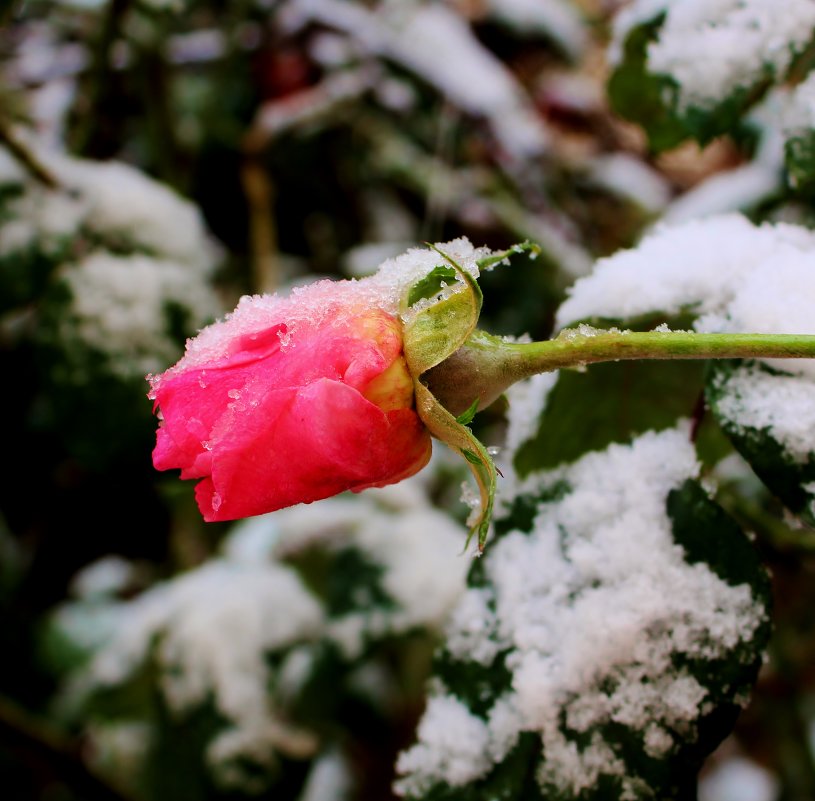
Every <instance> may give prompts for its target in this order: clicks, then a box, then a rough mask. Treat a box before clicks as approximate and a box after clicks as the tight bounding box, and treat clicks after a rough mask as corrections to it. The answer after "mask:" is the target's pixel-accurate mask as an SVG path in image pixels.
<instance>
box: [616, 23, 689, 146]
mask: <svg viewBox="0 0 815 801" xmlns="http://www.w3.org/2000/svg"><path fill="white" fill-rule="evenodd" d="M664 19H665V15H664V14H662V15H661V16H660V17H658V18H657V19H655V20H653V21H652V22H650V23H648V24H647V25H640V26H638V27H636V28H634V29H633V30H632V31H631V33H629V35H628V38H627V39H626V41H625V48H624V50H625V56H624V59H623V61H622V63H621V64H620V65H619V66H618V67H617V68H616V69H615V70H614V72H613V73H612V74H611V77H610V78H609V81H608V94H609V99H610V101H611V106H612V108H613V109H614V111H616V112H617V113H618V114H619V115H620V116H622V117H625V118H626V119H628V120H631V121H632V122H636V123H639V124H640V125H641V126H642V127H643V128H644V129H645V131H646V133H647V134H648V141H649V144H650V146H651V149H652V150H654V151H655V152H660V151H662V150H669V149H670V148H672V147H675V146H676V145H678V144H679V143H680V142H682V140H683V139H685V138H686V136H687V131H686V129H685V127H684V125H683V124H682V121H681V119H680V118H679V116H678V115H677V114H676V113H675V112H674V111H673V110H672V109H671V107H670V105H669V104H666V103H665V97H666V95H669V96H675V95H676V85H675V83H674V82H673V80H671V79H670V78H668V77H666V76H661V75H651V74H650V73H649V72H648V71H647V68H646V63H645V57H646V50H647V48H648V44H649V43H650V42H652V41H653V40H654V39H655V38H656V35H657V33H658V31H659V28H660V27H661V25H662V23H663V22H664Z"/></svg>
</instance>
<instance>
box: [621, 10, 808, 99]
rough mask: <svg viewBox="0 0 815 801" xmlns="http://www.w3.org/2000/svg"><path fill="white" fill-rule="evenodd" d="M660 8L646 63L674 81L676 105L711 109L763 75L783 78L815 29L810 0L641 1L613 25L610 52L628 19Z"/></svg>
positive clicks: (649, 14)
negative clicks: (662, 19)
mask: <svg viewBox="0 0 815 801" xmlns="http://www.w3.org/2000/svg"><path fill="white" fill-rule="evenodd" d="M662 11H665V13H666V17H665V22H664V24H663V25H662V27H661V29H660V30H659V33H658V35H657V38H656V40H655V41H654V42H652V43H651V44H650V45H649V46H648V50H647V63H648V70H649V72H651V73H654V74H663V75H669V76H671V77H672V78H673V79H674V80H675V81H676V82H677V84H678V87H679V103H680V107H681V108H688V107H691V106H696V107H700V108H711V107H714V106H716V105H717V104H718V103H720V102H722V101H723V100H725V99H726V98H727V97H729V96H730V95H731V94H732V93H733V92H734V91H736V90H737V89H746V88H749V87H751V86H752V85H754V84H755V83H757V82H759V81H760V80H762V79H763V78H764V77H765V76H767V75H769V77H773V78H781V77H783V76H784V75H785V74H786V71H787V70H788V69H789V67H790V65H791V63H792V60H793V58H794V57H795V55H797V54H798V53H800V52H801V51H802V50H803V49H804V48H805V47H806V45H807V44H808V43H809V41H810V40H811V39H812V32H813V29H815V3H813V2H812V0H674V1H673V2H670V3H668V2H665V0H657V2H655V1H654V0H639V1H638V2H634V3H633V4H632V7H631V8H630V9H627V10H626V14H625V18H624V19H623V20H622V22H620V23H619V24H618V26H617V30H616V31H615V38H614V44H613V46H612V58H613V59H615V60H619V57H620V52H621V46H622V42H623V37H624V35H625V34H626V33H627V32H628V31H630V30H631V28H632V27H633V25H635V24H640V23H642V22H646V21H648V20H649V19H653V18H655V17H656V16H657V14H659V13H660V12H662ZM621 16H622V15H621Z"/></svg>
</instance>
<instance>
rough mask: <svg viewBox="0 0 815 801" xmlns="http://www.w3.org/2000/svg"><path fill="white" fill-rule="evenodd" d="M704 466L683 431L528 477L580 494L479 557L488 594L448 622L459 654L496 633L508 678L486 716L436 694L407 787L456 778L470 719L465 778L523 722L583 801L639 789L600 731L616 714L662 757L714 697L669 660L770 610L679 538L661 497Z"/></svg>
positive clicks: (733, 638)
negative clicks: (617, 784) (616, 780)
mask: <svg viewBox="0 0 815 801" xmlns="http://www.w3.org/2000/svg"><path fill="white" fill-rule="evenodd" d="M697 475H698V464H697V462H696V456H695V451H694V448H693V445H692V444H691V443H690V441H689V438H688V427H687V425H686V424H683V425H681V426H680V427H679V428H677V429H673V430H668V431H663V432H661V433H653V432H652V433H648V434H645V435H643V436H641V437H640V438H639V439H637V440H636V441H635V442H634V443H632V444H631V445H628V446H625V445H612V446H610V447H609V448H608V449H607V450H606V451H604V452H599V453H589V454H587V455H586V456H584V457H583V458H582V459H580V460H579V461H578V462H576V463H575V464H573V465H571V466H569V467H566V468H561V469H559V470H556V471H551V472H548V473H542V474H538V475H536V476H532V477H530V478H528V479H527V480H526V481H525V482H524V486H523V487H521V488H519V492H521V491H524V492H534V491H535V490H536V488H537V489H541V488H544V487H548V486H551V485H552V484H553V483H555V482H558V481H564V482H566V483H567V484H568V485H569V486H570V487H571V491H570V492H569V494H567V495H566V496H565V497H563V498H562V499H561V500H559V501H557V502H551V503H541V504H540V505H539V507H538V514H537V517H536V519H535V521H534V524H533V529H532V531H531V532H530V533H522V532H519V531H516V532H510V533H509V534H507V535H505V536H504V537H502V538H501V539H499V540H497V541H495V542H494V543H493V544H492V545H491V546H490V547H489V549H488V550H487V552H486V554H485V555H484V557H482V558H483V560H484V570H485V573H486V578H487V582H488V587H489V592H490V593H491V594H492V595H490V596H487V595H486V592H487V591H486V590H485V589H484V588H483V587H479V588H473V589H470V590H468V592H467V594H466V595H465V596H464V598H463V599H462V601H461V602H460V604H459V607H458V608H457V609H456V611H455V612H454V613H453V615H452V617H451V623H450V625H449V628H451V629H453V628H454V627H455V626H456V625H457V624H458V625H461V626H462V629H461V630H460V631H451V632H450V641H451V642H452V643H453V644H454V645H453V648H452V649H449V653H450V655H451V656H452V657H453V658H457V659H461V660H468V661H476V662H481V661H482V659H484V660H486V659H487V658H488V657H489V656H490V652H489V648H488V647H487V646H486V645H485V644H484V643H482V642H480V638H493V639H494V645H493V649H495V648H497V647H499V645H500V647H501V648H504V647H506V646H509V647H510V649H511V650H510V652H509V654H508V656H507V657H506V659H505V664H506V666H507V667H508V668H509V670H510V671H511V674H512V679H511V687H510V688H509V689H508V691H507V693H506V694H504V695H502V697H501V699H500V704H497V705H496V706H495V707H494V708H493V712H491V713H490V714H488V716H487V719H486V720H484V719H481V718H475V717H474V716H473V715H472V714H471V713H470V712H469V710H467V709H466V707H465V708H464V709H463V710H462V709H460V707H461V703H460V702H459V701H457V700H456V699H455V698H453V697H452V696H450V695H449V694H447V693H446V692H445V691H444V689H443V688H440V689H438V690H437V691H436V694H435V696H433V698H432V701H431V704H432V706H430V707H429V709H430V710H431V712H432V714H430V715H428V716H426V717H425V719H424V720H423V723H422V725H421V726H420V729H419V736H418V743H417V744H416V745H415V746H413V747H412V748H411V749H410V750H408V751H407V752H406V753H405V754H403V755H402V757H401V758H400V760H399V765H398V769H399V772H400V773H401V774H403V776H402V778H401V779H400V781H399V783H398V785H397V787H398V789H399V791H400V792H402V793H404V794H407V795H409V796H412V797H418V796H420V795H421V793H422V792H424V791H425V790H426V789H427V788H429V787H432V786H433V785H434V784H436V783H438V782H447V783H451V775H452V772H451V771H450V770H449V767H448V766H449V764H450V763H451V762H453V761H455V760H458V759H460V758H461V757H460V752H459V751H458V750H457V749H458V747H459V746H458V742H459V739H460V738H459V737H456V738H451V737H450V732H451V731H454V730H457V728H458V727H462V728H463V723H462V722H461V721H462V720H466V722H467V725H468V726H469V727H470V729H471V730H472V731H471V732H470V735H471V739H470V742H469V744H468V749H470V750H468V752H467V760H466V762H465V764H466V765H467V766H468V767H469V773H468V772H467V771H462V773H461V774H455V775H456V777H457V780H461V779H460V778H459V777H460V776H461V775H467V776H471V777H472V778H469V779H467V780H468V781H472V780H473V779H474V778H478V777H479V776H481V775H483V774H485V773H486V772H487V771H488V770H489V767H490V766H491V765H492V764H494V762H495V760H496V759H498V758H502V757H501V756H499V755H504V754H505V753H506V750H507V749H508V748H509V747H511V745H512V744H513V743H514V742H515V741H516V740H517V736H518V734H519V733H520V732H522V731H529V732H536V733H539V734H540V736H541V741H542V749H543V754H544V763H543V765H542V768H541V772H540V775H539V780H540V781H541V782H542V783H543V784H552V785H554V786H555V787H557V788H558V789H559V790H560V791H561V792H569V793H573V794H577V793H579V792H580V791H581V790H582V789H585V788H587V787H590V786H592V785H593V784H594V783H595V782H596V779H597V777H598V776H599V775H601V774H608V775H615V776H618V777H620V779H621V781H622V783H623V791H624V797H629V796H630V797H638V796H636V792H637V786H638V781H637V780H632V779H630V778H629V777H626V775H625V766H624V765H623V763H622V762H621V761H620V759H618V758H617V757H616V756H615V754H614V753H613V751H612V750H611V749H610V748H609V747H608V745H606V744H605V743H603V742H602V740H601V739H600V737H599V735H598V734H597V733H596V732H594V733H592V728H593V727H596V726H600V725H603V724H606V723H608V722H610V721H615V722H618V723H621V724H623V725H625V726H627V727H629V728H631V729H634V730H638V731H641V732H642V734H643V738H644V740H645V743H646V747H647V748H648V749H649V750H650V752H652V753H659V754H664V753H665V752H666V751H668V750H670V748H671V745H672V743H671V742H670V735H669V734H668V733H667V730H670V731H674V732H681V733H682V734H683V735H684V736H686V737H690V738H692V736H693V733H694V732H693V727H694V725H695V721H696V719H697V718H698V717H699V715H700V714H702V713H703V712H704V711H705V710H706V703H707V702H706V695H707V690H706V689H705V688H704V687H703V686H702V685H701V684H699V682H698V681H697V680H696V679H695V678H694V677H693V676H692V675H690V674H689V673H688V672H687V671H685V670H684V669H676V668H675V667H674V658H675V657H676V655H677V654H681V655H684V656H687V657H691V658H694V657H696V658H700V657H701V658H706V659H715V658H717V657H720V656H723V655H724V654H725V653H727V652H728V651H729V650H730V649H732V648H733V647H735V646H736V645H737V644H738V643H740V642H744V641H746V640H748V639H749V638H750V637H751V636H752V635H753V633H754V632H755V630H756V629H757V627H758V626H759V625H760V623H761V622H762V621H763V619H764V616H765V610H764V609H763V607H762V606H761V605H760V604H759V603H758V602H757V601H756V600H755V599H754V598H753V596H752V593H751V590H750V587H749V586H747V585H740V586H737V587H733V586H730V585H728V584H726V583H725V582H724V581H722V580H721V579H720V578H719V577H718V576H716V575H715V574H714V573H713V572H712V571H711V570H710V569H709V568H708V567H707V565H705V564H702V563H699V564H693V565H691V564H688V563H687V562H686V561H685V559H684V555H683V550H682V548H681V547H680V546H679V545H677V544H675V543H674V541H673V537H672V534H671V521H670V519H669V518H668V516H667V512H666V510H665V502H666V497H667V494H668V493H669V492H670V490H671V489H673V488H675V487H678V486H680V485H681V484H682V483H683V482H684V481H685V480H686V479H688V478H692V477H696V476H697ZM492 597H494V609H495V612H494V616H493V617H494V619H492V618H491V614H490V613H489V610H488V609H486V611H487V612H488V614H486V616H485V619H484V620H485V622H484V625H483V626H482V627H481V628H480V629H479V627H478V626H475V625H473V615H474V613H475V612H477V611H479V610H480V611H481V612H482V613H483V612H484V611H485V608H486V607H487V603H486V601H487V599H488V598H492ZM468 649H469V651H470V652H471V653H475V654H477V655H478V656H477V657H476V658H475V659H473V657H472V656H471V655H469V654H468V653H467V650H468ZM453 710H455V712H454V713H453ZM442 711H445V712H449V717H448V715H446V714H442V713H441V712H442ZM465 715H466V716H468V717H465ZM563 718H565V720H566V721H567V723H568V725H569V726H570V727H571V728H572V729H574V730H576V731H578V732H584V733H588V734H591V738H590V742H589V745H588V746H586V747H584V748H582V749H579V748H578V747H577V746H576V744H575V743H574V742H570V741H569V740H568V739H567V738H566V737H565V735H564V734H563V732H562V731H561V728H560V726H561V720H562V719H563ZM473 721H475V722H473ZM476 724H477V725H476ZM445 726H450V727H451V728H450V730H449V731H444V730H443V728H444V727H445ZM479 749H480V750H479ZM476 765H477V766H479V769H478V770H476V769H475V766H476Z"/></svg>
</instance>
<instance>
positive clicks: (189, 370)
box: [148, 281, 431, 521]
mask: <svg viewBox="0 0 815 801" xmlns="http://www.w3.org/2000/svg"><path fill="white" fill-rule="evenodd" d="M375 300H376V298H375V297H372V296H370V290H366V289H365V288H364V287H363V282H359V283H355V282H348V281H346V282H329V281H322V282H320V283H318V284H313V285H311V286H308V287H305V288H302V289H297V290H295V291H294V292H293V293H292V295H291V297H289V298H280V297H277V296H255V297H251V298H250V297H246V298H243V299H242V300H241V302H240V303H239V304H238V307H237V309H236V310H235V311H234V312H233V313H232V314H230V315H228V316H227V318H226V319H225V320H223V321H221V322H218V323H215V324H213V325H211V326H209V327H208V328H206V329H204V330H203V331H202V332H201V333H200V334H199V335H198V336H197V337H196V338H195V339H193V340H190V341H189V342H188V343H187V351H186V354H185V355H184V357H183V358H182V359H181V360H180V361H179V362H178V363H177V364H176V365H175V366H174V367H171V368H170V369H169V370H167V371H166V372H164V373H162V374H161V375H157V376H148V379H149V381H150V384H151V387H152V389H151V391H150V393H149V397H150V398H151V399H152V400H153V401H154V410H158V412H157V413H158V416H159V418H160V420H161V422H160V424H159V429H158V432H157V437H156V447H155V450H154V451H153V464H154V465H155V467H156V468H157V469H158V470H170V469H180V470H181V478H184V479H200V481H199V482H198V485H197V486H196V488H195V497H196V500H197V502H198V506H199V508H200V509H201V513H202V514H203V516H204V519H205V520H207V521H215V520H234V519H236V518H241V517H248V516H250V515H257V514H262V513H264V512H271V511H273V510H275V509H280V508H282V507H284V506H291V505H293V504H296V503H310V502H311V501H316V500H319V499H320V498H327V497H329V496H331V495H336V494H337V493H340V492H343V491H345V490H353V491H354V492H359V491H360V490H363V489H367V488H368V487H381V486H384V485H386V484H392V483H394V482H397V481H400V480H401V479H403V478H407V477H408V476H411V475H413V474H414V473H416V472H417V471H418V470H420V469H421V468H422V467H423V466H424V465H425V464H426V463H427V461H428V459H429V458H430V449H431V444H430V434H429V433H428V431H427V429H426V428H425V426H424V424H423V423H422V422H421V420H420V419H419V417H418V415H417V413H416V411H415V409H414V389H413V379H412V377H411V376H410V373H409V372H408V369H407V364H406V362H405V358H404V355H403V343H402V325H401V323H400V321H399V319H398V318H397V317H396V316H395V314H391V313H390V311H389V310H386V309H385V308H382V306H386V305H387V304H380V305H379V306H378V305H377V304H376V302H375Z"/></svg>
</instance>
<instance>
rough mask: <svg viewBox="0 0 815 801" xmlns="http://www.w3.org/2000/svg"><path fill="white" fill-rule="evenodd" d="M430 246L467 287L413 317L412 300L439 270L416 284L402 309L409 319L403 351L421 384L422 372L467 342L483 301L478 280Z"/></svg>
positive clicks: (405, 325)
mask: <svg viewBox="0 0 815 801" xmlns="http://www.w3.org/2000/svg"><path fill="white" fill-rule="evenodd" d="M430 247H432V248H433V249H434V250H437V251H438V252H439V254H440V255H442V256H443V257H444V258H445V259H447V261H448V262H449V263H450V265H451V267H452V268H453V269H454V270H455V275H456V276H457V277H458V278H459V279H460V280H461V282H462V283H463V284H464V285H465V286H464V290H463V291H462V290H458V291H455V292H453V293H452V294H450V295H448V296H447V297H445V298H442V299H441V300H439V301H437V302H436V303H434V304H432V305H431V306H428V307H427V308H426V309H421V310H420V311H418V312H415V313H414V314H413V315H412V316H411V314H410V311H409V309H410V305H411V304H410V298H411V297H413V296H414V294H416V293H417V292H418V294H419V295H420V296H422V293H423V291H424V290H423V289H422V286H425V282H426V281H427V280H428V279H429V278H430V276H432V275H433V274H434V273H436V272H437V270H438V269H439V268H436V269H434V270H433V271H432V272H431V273H430V275H428V276H426V277H425V278H423V279H422V280H421V281H419V282H418V283H417V284H414V285H413V287H412V288H411V290H410V292H409V293H408V295H407V298H406V301H407V302H406V308H405V309H403V317H404V316H407V317H408V320H407V322H406V323H405V324H404V331H403V334H404V351H405V359H406V361H407V364H408V369H409V370H410V373H411V375H412V376H413V378H414V380H415V381H418V379H419V377H420V376H421V375H422V373H424V372H426V371H427V370H429V369H430V368H431V367H435V366H436V365H437V364H440V363H441V362H443V361H444V360H445V359H446V358H447V357H448V356H450V355H451V354H453V353H455V352H456V351H457V350H458V349H459V348H460V347H461V346H462V345H463V344H464V343H465V342H466V341H467V338H468V337H469V336H470V334H471V333H472V332H473V330H474V329H475V324H476V323H477V322H478V315H479V314H480V312H481V303H482V301H483V296H482V295H481V289H480V288H479V286H478V284H477V283H476V282H475V279H474V278H473V277H472V276H471V275H470V274H469V273H468V272H467V271H466V270H464V269H462V268H461V267H460V266H459V265H458V264H456V262H455V261H453V259H451V258H450V257H449V256H448V255H447V254H446V253H443V252H442V251H441V250H438V248H436V247H435V246H433V245H430ZM437 278H438V275H437V276H436V279H437ZM436 279H434V280H436ZM427 286H429V285H427Z"/></svg>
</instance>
